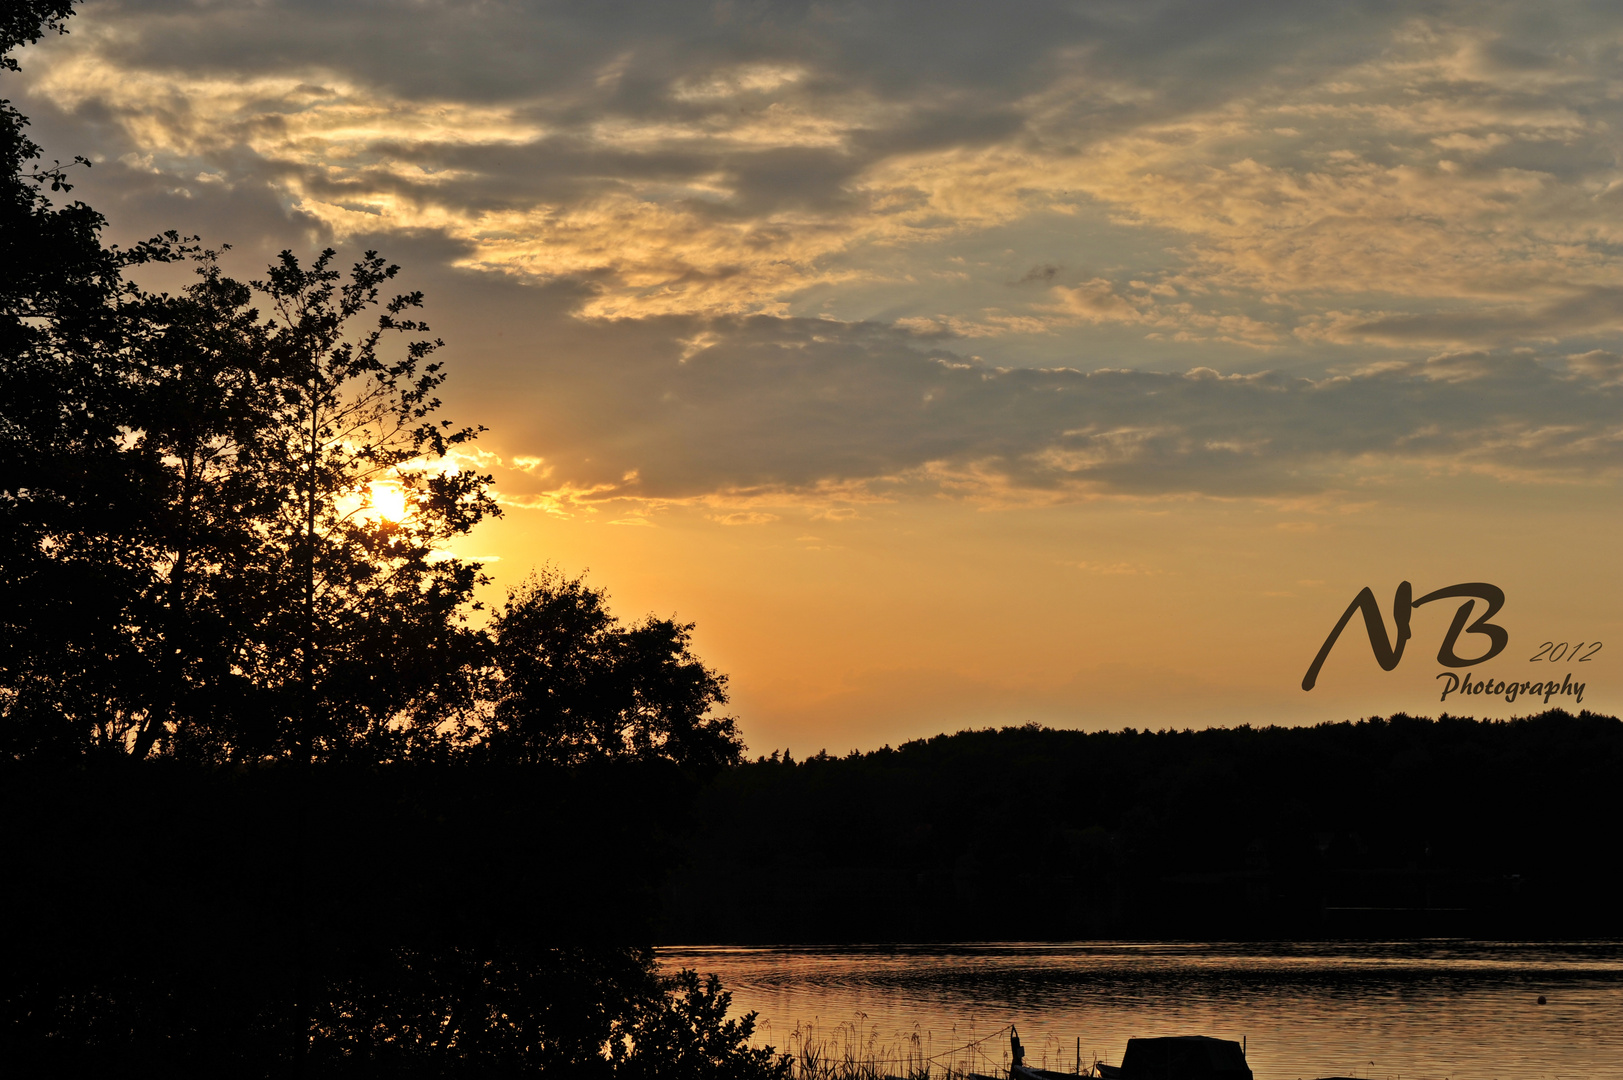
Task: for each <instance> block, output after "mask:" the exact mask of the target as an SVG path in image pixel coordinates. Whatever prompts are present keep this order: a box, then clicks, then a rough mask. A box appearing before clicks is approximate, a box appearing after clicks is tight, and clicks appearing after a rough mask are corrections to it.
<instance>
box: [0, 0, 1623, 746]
mask: <svg viewBox="0 0 1623 1080" xmlns="http://www.w3.org/2000/svg"><path fill="white" fill-rule="evenodd" d="M69 25H70V31H71V32H70V34H69V35H68V36H66V37H63V38H59V39H53V40H49V41H46V42H42V43H41V44H40V45H38V46H35V47H32V48H30V49H28V50H25V51H24V53H23V54H22V56H21V60H22V62H23V75H22V77H21V79H20V80H19V79H17V78H16V77H13V78H12V85H14V86H17V87H20V88H21V90H20V92H17V91H11V92H13V93H14V95H15V97H16V98H17V99H18V105H19V107H20V108H22V110H23V111H24V112H25V113H27V114H28V115H29V116H31V117H32V118H33V120H34V124H35V127H34V135H35V137H36V139H38V140H39V141H40V142H42V143H43V144H44V145H45V146H46V149H47V151H48V152H49V154H50V155H51V156H55V157H63V158H67V157H69V156H71V155H72V154H76V153H83V154H86V155H87V156H90V157H92V158H93V159H94V160H95V162H96V164H95V167H94V168H93V169H92V170H91V171H90V172H89V173H88V174H86V175H85V177H84V183H83V184H82V186H81V187H79V188H78V189H76V192H75V194H76V195H79V196H83V197H84V198H85V199H86V201H87V202H89V203H90V204H91V205H93V206H95V207H97V208H98V209H100V210H102V211H103V212H104V213H105V214H106V215H107V216H108V219H109V222H110V230H109V235H110V236H111V237H112V238H113V239H115V240H122V241H125V242H128V241H130V240H132V239H136V238H139V237H142V236H146V235H150V234H152V233H154V232H156V231H159V230H161V229H166V228H178V229H180V230H181V231H183V232H195V233H200V234H201V235H202V236H203V238H204V239H205V240H206V241H207V242H209V243H210V244H216V245H217V244H221V243H230V244H232V245H234V251H233V252H232V255H231V259H232V260H233V262H232V265H233V267H234V268H236V269H238V270H239V272H240V273H242V274H243V275H244V276H251V275H252V274H253V273H254V272H255V270H256V269H257V268H258V267H260V266H262V265H263V263H264V262H265V260H266V259H267V258H268V257H269V256H271V255H273V254H274V253H275V252H276V251H277V250H279V249H281V248H283V247H293V248H295V249H296V250H301V251H312V250H316V249H319V248H320V247H321V246H324V245H327V244H332V245H335V246H337V247H339V248H340V250H341V251H342V252H344V253H347V254H356V253H359V252H360V251H361V250H363V249H365V248H367V247H377V248H378V249H380V250H382V251H383V252H384V254H385V255H387V256H388V257H390V258H392V259H394V260H396V261H398V262H401V263H402V264H403V265H404V266H405V268H406V273H405V276H406V278H407V280H408V284H409V285H410V286H411V287H414V288H422V289H424V290H425V291H426V292H427V294H428V306H429V313H430V317H431V321H432V322H433V324H434V328H435V330H436V331H437V332H439V333H440V334H441V335H442V336H444V337H445V339H446V340H447V342H448V345H449V349H448V351H447V356H448V358H449V366H450V369H451V371H452V384H450V387H449V389H450V391H451V392H450V393H449V395H448V403H449V404H450V405H451V406H452V408H451V414H452V415H453V416H455V417H456V418H457V419H458V420H459V421H462V422H477V423H483V424H486V425H488V426H489V427H490V429H491V430H490V432H489V433H488V434H487V435H486V436H485V437H484V438H483V439H482V440H481V442H480V444H479V446H480V451H479V455H478V459H477V462H476V464H477V465H478V466H479V467H481V468H484V469H488V470H490V471H492V472H493V473H494V474H495V476H496V478H497V484H498V488H499V491H500V493H501V496H502V501H503V502H504V504H505V506H506V507H507V516H506V517H505V518H504V519H503V520H501V521H499V522H496V523H493V524H491V525H489V526H486V527H483V528H482V529H481V531H480V532H479V533H477V534H476V535H475V536H474V537H473V538H472V539H471V540H470V541H469V542H467V543H466V544H464V545H463V553H465V554H469V555H475V556H480V557H485V558H488V559H490V560H491V561H490V562H488V564H487V565H488V567H489V569H490V570H491V572H492V574H493V575H494V576H495V578H496V579H497V583H496V585H495V586H494V587H493V589H492V591H491V595H492V598H493V599H494V598H499V596H500V593H501V590H502V588H504V587H505V586H506V585H508V584H511V583H512V582H514V581H516V580H517V579H519V578H521V577H522V576H523V575H525V574H526V573H527V572H528V571H529V569H530V568H531V567H532V566H535V565H538V564H541V563H546V562H553V563H556V564H557V565H558V566H559V567H560V568H562V569H563V570H564V571H566V572H569V573H574V572H578V571H580V570H583V569H585V568H588V567H589V568H590V570H591V575H590V578H591V580H592V581H594V582H596V583H598V584H600V585H604V586H606V587H608V589H609V590H610V592H611V594H612V595H613V597H614V602H615V607H616V610H618V611H619V612H620V613H621V614H623V615H626V616H635V615H640V614H642V613H644V612H650V611H652V612H655V613H658V614H661V615H668V614H671V613H675V614H677V615H679V616H681V617H682V618H684V619H689V620H693V621H696V622H697V624H698V629H697V643H698V648H699V651H700V653H701V655H703V656H704V657H705V658H706V659H707V660H708V661H709V662H711V663H712V664H714V665H715V666H717V667H718V668H720V669H721V670H722V671H724V672H726V673H727V674H729V675H730V677H731V688H732V692H733V701H734V706H735V710H734V711H735V712H736V713H737V715H738V716H739V717H740V720H741V723H742V728H743V731H744V733H745V736H746V738H747V740H748V741H749V743H750V745H751V748H752V750H754V751H757V752H761V751H766V750H769V749H771V748H774V747H782V746H790V747H792V748H794V749H795V750H796V752H797V754H798V753H802V752H809V751H815V750H816V749H819V748H821V747H825V746H826V747H827V748H828V749H830V750H831V751H844V750H847V749H851V748H858V747H860V748H869V747H874V746H878V745H881V744H883V743H887V742H888V743H892V744H894V743H896V742H897V741H900V740H903V739H906V738H911V737H917V736H921V735H929V734H933V733H936V732H939V731H942V730H955V729H957V728H960V727H965V726H983V725H987V724H1002V723H1009V722H1026V721H1039V722H1042V723H1047V724H1051V725H1056V726H1075V727H1088V728H1094V727H1119V726H1122V725H1124V724H1132V725H1134V726H1139V727H1157V728H1158V727H1165V726H1178V727H1182V726H1200V725H1206V724H1235V723H1243V722H1253V723H1293V722H1309V721H1318V720H1324V719H1341V718H1345V717H1350V716H1361V715H1372V714H1377V713H1390V712H1393V711H1397V710H1407V711H1410V712H1415V713H1426V714H1435V713H1436V712H1438V711H1442V710H1448V711H1454V712H1458V713H1465V714H1474V715H1491V716H1508V715H1513V714H1524V713H1526V712H1529V711H1533V709H1534V706H1533V705H1531V704H1529V703H1528V701H1527V700H1526V698H1525V696H1522V697H1520V698H1519V699H1518V700H1517V701H1515V702H1509V701H1506V700H1504V695H1500V696H1499V697H1497V698H1493V697H1489V696H1488V695H1486V694H1483V695H1477V696H1474V697H1471V698H1467V699H1465V701H1464V702H1463V703H1461V702H1460V697H1461V695H1456V696H1455V697H1452V698H1450V699H1449V701H1447V702H1439V700H1438V694H1439V691H1438V689H1437V685H1438V684H1437V681H1436V676H1437V675H1438V674H1439V672H1440V671H1442V670H1443V669H1442V668H1441V667H1440V666H1439V665H1438V663H1437V660H1436V650H1437V647H1438V645H1439V643H1440V641H1441V638H1442V636H1443V634H1444V633H1445V632H1446V630H1447V628H1448V625H1449V622H1450V619H1451V617H1452V611H1453V606H1454V605H1453V604H1443V603H1438V604H1435V605H1431V606H1427V607H1423V608H1421V609H1418V610H1417V611H1416V613H1415V622H1414V627H1415V637H1414V640H1413V642H1412V643H1411V645H1410V650H1409V652H1408V654H1407V655H1406V656H1405V659H1404V660H1403V662H1402V663H1401V664H1400V665H1399V666H1398V668H1397V669H1396V670H1394V671H1393V672H1390V673H1387V672H1382V671H1381V670H1380V669H1379V668H1378V667H1377V666H1376V664H1375V662H1374V660H1373V659H1372V656H1371V652H1370V648H1369V646H1368V644H1367V639H1366V638H1365V636H1364V632H1363V628H1362V623H1361V621H1360V622H1355V623H1354V624H1353V625H1352V626H1350V627H1349V629H1348V631H1347V633H1346V634H1345V635H1344V637H1343V640H1342V642H1341V644H1339V645H1338V646H1337V648H1336V651H1335V652H1334V653H1333V654H1332V656H1331V660H1330V662H1329V663H1328V664H1327V665H1326V667H1325V669H1324V673H1323V675H1321V677H1320V679H1319V684H1318V686H1317V687H1316V688H1315V689H1314V690H1313V691H1312V692H1311V693H1304V692H1303V691H1302V690H1301V688H1300V682H1301V678H1302V675H1303V672H1304V671H1305V669H1306V667H1307V665H1308V663H1309V662H1310V661H1311V660H1312V657H1313V655H1314V653H1315V652H1316V651H1317V649H1318V647H1319V645H1320V643H1321V642H1322V641H1323V639H1324V636H1325V635H1326V633H1328V631H1329V629H1330V627H1331V626H1332V625H1334V623H1335V621H1336V619H1337V618H1338V617H1339V616H1340V614H1341V612H1342V611H1343V609H1344V608H1345V607H1346V605H1347V604H1348V602H1349V601H1350V600H1351V599H1352V597H1353V596H1354V594H1356V593H1357V592H1358V590H1359V589H1360V588H1362V587H1364V586H1366V585H1367V586H1370V587H1371V588H1372V589H1373V590H1374V591H1375V593H1376V595H1377V597H1378V598H1379V599H1380V601H1381V604H1382V606H1383V608H1384V609H1387V610H1388V611H1389V610H1390V607H1391V601H1392V597H1393V592H1394V590H1395V589H1396V587H1397V584H1398V582H1400V581H1402V580H1411V581H1412V582H1413V583H1414V587H1415V593H1416V595H1417V596H1418V595H1419V594H1421V593H1424V592H1427V591H1430V590H1432V589H1436V588H1440V587H1443V586H1446V585H1451V584H1454V583H1456V582H1465V581H1487V582H1491V583H1494V584H1497V585H1498V586H1500V587H1501V588H1503V589H1504V591H1505V593H1506V596H1507V602H1506V605H1505V608H1504V611H1503V612H1502V613H1501V614H1500V615H1499V616H1498V617H1496V620H1495V621H1496V622H1497V623H1498V624H1499V625H1502V626H1504V627H1505V628H1506V630H1507V631H1508V632H1509V634H1510V644H1509V646H1508V648H1507V649H1506V650H1505V652H1504V653H1502V654H1500V655H1499V656H1497V657H1495V658H1494V659H1493V660H1490V661H1488V662H1487V663H1484V664H1482V665H1480V666H1479V667H1475V668H1471V669H1469V670H1470V671H1471V672H1472V675H1473V677H1474V678H1482V677H1485V676H1489V675H1492V676H1494V677H1495V678H1496V679H1497V680H1500V681H1506V682H1507V683H1514V682H1518V681H1524V682H1525V681H1544V680H1546V679H1547V678H1548V677H1549V676H1550V675H1554V676H1555V677H1556V678H1558V679H1564V678H1566V677H1567V676H1569V675H1570V676H1571V678H1572V680H1573V681H1574V682H1576V681H1582V682H1584V683H1585V684H1586V686H1587V690H1586V692H1585V696H1584V700H1583V702H1582V707H1592V708H1595V709H1599V710H1603V711H1608V712H1616V711H1618V710H1619V709H1620V708H1623V700H1620V695H1619V689H1620V687H1623V684H1620V682H1619V680H1618V678H1617V677H1616V675H1615V674H1614V672H1615V671H1616V670H1617V663H1616V661H1617V660H1618V659H1619V658H1620V657H1623V634H1620V630H1623V620H1620V612H1619V603H1618V601H1619V599H1620V598H1623V592H1620V588H1619V586H1620V585H1623V579H1620V572H1619V570H1618V568H1617V566H1618V560H1617V557H1616V555H1615V551H1616V549H1617V546H1618V545H1617V542H1616V539H1615V538H1616V537H1617V535H1618V532H1619V525H1620V524H1623V512H1620V507H1619V502H1618V474H1619V466H1620V464H1623V409H1620V407H1619V406H1620V404H1623V258H1620V255H1623V163H1620V159H1619V151H1620V149H1623V63H1620V61H1623V14H1620V13H1619V12H1618V10H1617V8H1616V7H1615V5H1610V4H1605V3H1589V4H1586V3H1558V2H1556V3H1551V2H1541V3H1536V4H1535V3H1531V2H1523V3H1492V2H1489V3H1468V4H1467V3H1458V4H1450V3H1437V4H1428V5H1390V4H1376V3H1370V4H1356V3H1349V4H1336V5H1311V4H1300V3H1283V2H1235V3H1221V2H1212V0H1185V2H1175V3H1173V2H1167V3H1156V2H1142V0H1134V2H1121V3H1110V2H1087V3H1081V2H1070V3H1047V2H1037V0H1031V2H1021V3H1018V4H1014V5H996V4H985V3H963V4H956V3H947V2H940V0H934V2H928V3H926V2H919V3H895V2H890V3H887V2H880V0H862V2H852V3H823V2H815V3H812V2H803V3H790V2H757V3H750V2H726V0H723V2H704V3H683V2H664V3H641V4H629V3H610V2H602V0H600V2H593V3H584V2H582V3H547V2H522V3H521V2H517V0H512V2H497V0H465V2H433V0H374V2H368V3H360V2H347V0H301V2H274V0H240V2H237V0H147V2H138V0H88V2H87V3H85V4H84V5H83V6H82V8H81V10H80V13H79V14H78V15H77V16H76V17H75V18H74V19H73V20H72V22H71V23H70V24H69ZM1443 608H1448V609H1449V610H1446V611H1445V610H1441V609H1443ZM1479 613H1480V610H1479ZM1483 640H1484V639H1482V638H1481V637H1480V636H1476V637H1472V636H1470V635H1467V636H1466V638H1465V639H1464V640H1463V641H1462V643H1461V645H1460V648H1459V652H1460V653H1461V654H1462V655H1466V656H1473V655H1477V654H1479V653H1480V652H1481V648H1480V644H1481V643H1482V642H1483ZM1546 641H1549V642H1552V643H1553V644H1560V643H1563V642H1565V643H1568V644H1569V645H1571V644H1575V643H1576V642H1579V641H1584V642H1589V643H1592V642H1594V641H1601V642H1603V643H1605V644H1604V645H1603V648H1602V649H1601V650H1600V651H1599V652H1598V653H1593V654H1592V655H1591V658H1590V659H1589V660H1587V661H1584V662H1582V663H1577V664H1574V663H1571V662H1569V659H1568V658H1565V657H1564V658H1563V659H1562V660H1561V661H1559V662H1556V663H1551V662H1549V661H1547V660H1538V661H1534V660H1531V659H1529V658H1530V657H1531V656H1533V655H1534V654H1535V653H1536V652H1537V651H1538V649H1539V647H1540V646H1541V645H1543V643H1544V642H1546ZM1549 651H1551V652H1553V651H1554V649H1553V647H1552V649H1551V650H1549ZM1585 651H1586V653H1588V652H1590V646H1589V645H1586V646H1585ZM1558 702H1559V703H1560V704H1562V705H1565V706H1568V707H1578V706H1575V705H1574V699H1573V698H1572V697H1571V696H1568V697H1566V698H1556V699H1552V701H1551V704H1552V705H1553V704H1556V703H1558ZM1537 706H1538V707H1539V708H1542V707H1543V706H1542V701H1540V702H1538V703H1537Z"/></svg>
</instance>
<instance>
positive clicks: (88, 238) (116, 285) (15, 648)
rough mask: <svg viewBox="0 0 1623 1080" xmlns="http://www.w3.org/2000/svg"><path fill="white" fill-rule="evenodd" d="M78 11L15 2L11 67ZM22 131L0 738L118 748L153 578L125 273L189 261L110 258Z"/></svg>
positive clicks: (7, 57)
mask: <svg viewBox="0 0 1623 1080" xmlns="http://www.w3.org/2000/svg"><path fill="white" fill-rule="evenodd" d="M71 8H72V5H71V3H69V2H66V0H61V2H57V0H19V2H15V3H9V4H6V5H5V6H4V9H3V12H0V72H15V71H17V70H18V69H19V66H18V63H17V61H16V59H15V57H13V56H12V55H11V53H12V52H13V51H14V50H15V49H16V48H17V47H18V46H20V45H22V44H25V43H28V42H32V41H37V40H38V39H39V38H40V37H41V36H42V35H43V34H44V33H45V32H47V31H51V30H55V31H61V32H65V29H64V27H63V25H62V24H63V21H64V20H65V19H66V18H67V16H68V14H69V12H70V11H71ZM27 123H28V121H27V119H26V118H25V117H23V116H22V115H21V114H20V113H19V112H17V110H16V109H15V108H13V107H12V105H11V104H10V103H9V102H0V713H3V715H4V719H5V724H4V732H3V734H0V743H3V745H4V746H5V748H6V749H7V750H9V751H10V752H13V753H17V752H39V751H42V750H54V751H57V752H68V753H79V752H83V751H85V750H88V749H91V748H93V747H96V746H108V747H113V748H116V749H119V750H122V749H124V748H125V747H126V745H127V737H128V735H129V734H130V729H131V727H132V725H133V723H134V722H135V718H137V717H139V716H140V715H141V713H142V710H143V704H142V695H143V691H144V688H145V685H146V680H145V679H144V678H143V666H144V665H143V660H142V658H141V656H140V655H139V650H138V648H137V647H136V643H135V641H134V640H133V639H132V636H131V634H130V633H129V629H130V626H131V624H132V622H133V621H135V620H136V616H135V615H134V614H133V612H134V609H135V607H137V606H138V599H139V597H140V596H141V595H142V594H143V592H144V591H145V589H146V586H147V584H148V583H149V581H150V577H151V566H150V559H149V555H150V551H149V549H148V547H147V544H146V542H145V537H144V536H143V529H144V527H145V515H144V514H143V512H142V509H141V505H140V503H141V500H142V498H143V495H144V488H143V485H142V483H141V480H142V476H141V470H140V467H139V461H138V458H137V457H136V456H134V455H131V454H130V453H129V452H128V451H129V445H128V436H129V432H130V430H131V421H130V416H129V405H130V395H129V389H130V377H131V368H130V364H129V356H130V350H129V348H128V345H129V338H130V333H131V327H132V322H131V321H130V320H129V319H128V318H126V317H125V316H126V314H127V312H128V309H129V307H130V305H131V304H132V303H133V302H134V300H135V290H134V289H133V288H132V287H131V286H130V285H129V284H128V283H127V282H126V281H125V279H124V277H123V272H124V271H125V270H126V269H127V268H129V267H130V266H131V265H134V264H138V263H141V262H145V261H149V260H152V259H169V258H175V257H178V256H179V255H180V254H181V253H182V252H181V249H180V247H179V245H178V243H177V242H176V241H175V240H174V239H170V240H162V239H160V240H159V241H157V242H151V243H147V244H141V245H137V246H136V247H135V248H134V249H132V250H129V251H119V250H117V249H115V248H109V247H104V246H103V245H102V243H101V236H100V233H101V229H102V226H103V220H102V217H101V215H100V214H98V213H96V212H95V211H94V210H92V209H91V208H90V207H88V206H86V205H85V204H84V203H82V202H77V201H75V202H72V203H69V204H68V205H65V206H56V205H54V204H53V203H52V202H51V200H50V198H49V196H48V195H47V194H46V189H47V187H48V188H49V189H50V190H51V191H55V192H66V191H69V190H71V188H72V184H71V183H70V182H69V179H68V172H67V170H66V169H65V168H64V167H63V166H62V165H61V164H60V163H55V164H52V165H49V166H45V165H42V164H40V162H41V150H40V148H39V146H38V145H36V144H35V143H34V142H33V141H31V140H30V139H29V138H28V137H27V136H26V134H25V133H24V129H25V128H26V126H27ZM78 163H80V164H84V165H87V166H88V162H85V161H84V160H83V159H82V158H81V159H78Z"/></svg>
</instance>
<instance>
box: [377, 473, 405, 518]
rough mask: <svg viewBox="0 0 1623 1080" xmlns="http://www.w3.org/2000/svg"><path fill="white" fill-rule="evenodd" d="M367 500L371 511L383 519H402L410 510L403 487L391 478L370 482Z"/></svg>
mask: <svg viewBox="0 0 1623 1080" xmlns="http://www.w3.org/2000/svg"><path fill="white" fill-rule="evenodd" d="M368 502H369V503H370V506H371V510H372V512H373V513H374V514H376V515H377V516H378V517H380V518H382V519H384V520H385V521H394V522H400V521H404V520H406V516H407V515H408V514H409V513H410V512H411V507H410V506H409V505H408V504H407V502H406V491H405V489H404V488H402V487H401V486H400V485H399V484H397V483H395V482H394V481H392V480H382V481H378V482H377V483H374V484H372V485H371V486H370V491H369V498H368Z"/></svg>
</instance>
